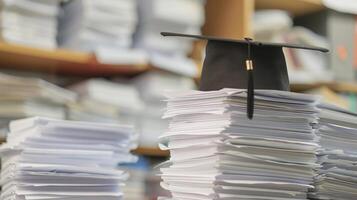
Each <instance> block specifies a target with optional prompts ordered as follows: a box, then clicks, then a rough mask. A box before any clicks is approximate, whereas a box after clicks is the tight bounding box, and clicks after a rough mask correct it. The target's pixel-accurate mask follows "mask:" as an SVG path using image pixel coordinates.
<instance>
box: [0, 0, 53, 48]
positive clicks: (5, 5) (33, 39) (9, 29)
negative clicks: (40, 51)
mask: <svg viewBox="0 0 357 200" xmlns="http://www.w3.org/2000/svg"><path fill="white" fill-rule="evenodd" d="M58 2H59V1H57V0H53V1H46V0H31V1H29V0H1V1H0V4H1V8H0V15H1V17H0V38H1V39H2V40H4V41H6V42H10V43H17V44H23V45H29V46H34V47H41V48H50V49H53V48H56V47H57V41H56V35H57V16H58V13H59V6H58Z"/></svg>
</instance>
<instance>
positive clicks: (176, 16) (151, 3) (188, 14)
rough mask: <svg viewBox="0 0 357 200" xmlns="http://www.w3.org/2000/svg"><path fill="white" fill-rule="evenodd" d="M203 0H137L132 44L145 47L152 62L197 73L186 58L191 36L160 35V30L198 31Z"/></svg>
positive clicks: (200, 25)
mask: <svg viewBox="0 0 357 200" xmlns="http://www.w3.org/2000/svg"><path fill="white" fill-rule="evenodd" d="M204 3H205V1H202V0H172V1H166V0H140V1H139V19H140V21H139V26H138V30H137V33H136V35H135V47H137V48H143V49H145V50H147V52H148V53H149V54H150V61H151V63H152V64H153V65H154V66H157V67H160V68H164V69H166V70H169V71H174V72H177V73H180V74H184V75H188V76H196V75H197V69H196V66H195V64H194V62H192V60H189V59H187V58H186V55H187V54H188V53H190V52H191V50H192V40H185V39H179V38H163V37H162V36H161V35H160V32H162V31H171V32H179V33H191V34H200V33H201V27H202V25H203V23H204Z"/></svg>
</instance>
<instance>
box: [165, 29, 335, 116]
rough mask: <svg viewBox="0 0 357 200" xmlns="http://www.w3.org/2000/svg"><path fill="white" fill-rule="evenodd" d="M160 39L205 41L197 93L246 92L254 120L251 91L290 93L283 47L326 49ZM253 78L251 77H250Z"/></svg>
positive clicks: (210, 39)
mask: <svg viewBox="0 0 357 200" xmlns="http://www.w3.org/2000/svg"><path fill="white" fill-rule="evenodd" d="M161 34H162V35H163V36H178V37H188V38H194V39H200V40H207V41H208V43H207V46H206V57H205V60H204V63H203V69H202V75H201V82H200V90H202V91H209V90H219V89H222V88H240V89H247V116H248V118H249V119H252V118H253V112H254V89H270V90H283V91H289V76H288V71H287V67H286V61H285V57H284V53H283V47H287V48H295V49H306V50H315V51H320V52H328V49H325V48H319V47H311V46H300V45H292V44H281V43H267V42H264V43H263V42H257V41H253V40H252V39H250V38H245V39H244V40H233V39H226V38H219V37H209V36H201V35H188V34H180V33H170V32H162V33H161ZM253 76H254V77H253Z"/></svg>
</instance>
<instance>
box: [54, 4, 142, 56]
mask: <svg viewBox="0 0 357 200" xmlns="http://www.w3.org/2000/svg"><path fill="white" fill-rule="evenodd" d="M136 6H137V5H136V1H135V0H105V1H98V0H73V1H69V2H66V3H64V4H63V12H62V14H61V16H60V18H59V34H58V41H59V44H60V45H61V46H62V47H67V48H73V49H79V50H85V51H96V50H97V49H98V48H128V47H130V46H131V44H132V35H133V33H134V31H135V28H136V25H137V21H138V16H137V8H136Z"/></svg>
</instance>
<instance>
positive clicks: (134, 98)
mask: <svg viewBox="0 0 357 200" xmlns="http://www.w3.org/2000/svg"><path fill="white" fill-rule="evenodd" d="M70 89H71V90H73V91H74V92H76V93H78V95H79V97H80V98H79V101H78V102H77V103H76V104H73V105H71V106H70V110H69V118H70V119H72V120H81V121H83V120H84V121H101V122H111V123H113V122H121V123H125V124H135V122H136V119H137V115H138V114H139V113H140V111H141V109H142V108H143V103H142V101H141V99H140V96H139V93H138V91H137V89H136V88H135V86H134V85H131V84H129V83H119V82H118V83H117V82H111V81H107V80H104V79H90V80H87V81H84V82H81V83H78V84H76V85H73V86H72V87H71V88H70Z"/></svg>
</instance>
